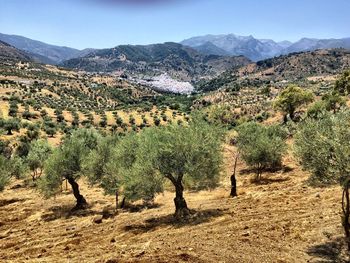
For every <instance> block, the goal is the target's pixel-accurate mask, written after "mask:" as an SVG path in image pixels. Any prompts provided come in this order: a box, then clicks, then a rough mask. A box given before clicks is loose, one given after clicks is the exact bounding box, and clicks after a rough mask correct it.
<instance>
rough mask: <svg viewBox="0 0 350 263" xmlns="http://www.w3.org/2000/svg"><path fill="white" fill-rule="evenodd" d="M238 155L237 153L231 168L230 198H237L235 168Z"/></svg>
mask: <svg viewBox="0 0 350 263" xmlns="http://www.w3.org/2000/svg"><path fill="white" fill-rule="evenodd" d="M238 156H239V154H238V153H237V155H236V158H235V164H234V166H233V174H232V175H231V193H230V196H231V197H235V196H238V195H237V180H236V168H237V161H238Z"/></svg>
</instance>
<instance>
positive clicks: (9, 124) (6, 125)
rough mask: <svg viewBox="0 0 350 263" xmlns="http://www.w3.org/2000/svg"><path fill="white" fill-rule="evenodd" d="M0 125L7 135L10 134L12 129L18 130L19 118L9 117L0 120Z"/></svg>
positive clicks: (19, 126) (19, 125)
mask: <svg viewBox="0 0 350 263" xmlns="http://www.w3.org/2000/svg"><path fill="white" fill-rule="evenodd" d="M0 125H1V127H2V128H3V129H4V130H6V131H7V135H12V131H13V130H15V131H19V129H20V128H21V122H20V120H19V119H15V118H11V119H7V120H2V121H1V122H0Z"/></svg>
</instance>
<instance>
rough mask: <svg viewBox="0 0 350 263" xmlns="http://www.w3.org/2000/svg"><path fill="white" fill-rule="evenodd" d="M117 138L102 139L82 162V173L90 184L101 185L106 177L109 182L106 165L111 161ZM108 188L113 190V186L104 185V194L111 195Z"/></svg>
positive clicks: (109, 175)
mask: <svg viewBox="0 0 350 263" xmlns="http://www.w3.org/2000/svg"><path fill="white" fill-rule="evenodd" d="M117 139H118V137H104V138H102V139H101V140H99V143H98V144H97V147H95V149H93V150H91V152H90V153H89V155H88V156H87V157H86V158H84V160H83V164H82V167H83V173H84V175H85V176H86V177H87V178H88V180H89V182H90V183H91V184H103V182H104V181H105V180H107V179H106V177H109V179H108V180H110V177H111V174H110V172H109V171H108V170H107V164H108V162H109V161H110V160H111V157H112V151H113V149H114V147H115V145H116V142H117ZM109 187H111V188H113V187H114V185H110V184H106V185H105V187H104V188H105V190H106V193H111V192H113V190H111V189H110V188H109Z"/></svg>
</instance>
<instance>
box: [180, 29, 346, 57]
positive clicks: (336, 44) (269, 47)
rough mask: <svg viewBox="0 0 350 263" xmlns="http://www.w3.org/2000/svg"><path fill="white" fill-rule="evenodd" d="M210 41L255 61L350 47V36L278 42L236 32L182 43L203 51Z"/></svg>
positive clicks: (230, 53) (205, 36)
mask: <svg viewBox="0 0 350 263" xmlns="http://www.w3.org/2000/svg"><path fill="white" fill-rule="evenodd" d="M208 42H209V43H211V44H212V45H214V46H216V47H217V48H219V49H222V50H224V51H226V52H228V54H229V55H231V56H234V55H243V56H245V57H247V58H249V59H251V60H253V61H259V60H264V59H268V58H272V57H277V56H280V55H286V54H289V53H294V52H301V51H313V50H317V49H329V48H346V49H350V38H340V39H336V38H330V39H317V38H301V39H300V40H299V41H296V42H294V43H293V42H290V41H287V40H284V41H279V42H276V41H274V40H272V39H257V38H254V37H253V36H252V35H249V36H238V35H235V34H227V35H225V34H221V35H204V36H197V37H192V38H189V39H185V40H183V41H181V42H180V43H181V44H183V45H185V46H190V47H192V48H194V49H196V50H198V51H201V52H203V49H202V48H200V47H201V45H203V44H204V43H208ZM212 49H213V48H212ZM206 54H210V50H209V51H208V50H207V53H206Z"/></svg>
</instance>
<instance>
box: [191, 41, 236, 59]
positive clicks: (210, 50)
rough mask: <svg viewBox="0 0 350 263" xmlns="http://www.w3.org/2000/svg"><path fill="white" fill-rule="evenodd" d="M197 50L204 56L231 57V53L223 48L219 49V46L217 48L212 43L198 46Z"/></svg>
mask: <svg viewBox="0 0 350 263" xmlns="http://www.w3.org/2000/svg"><path fill="white" fill-rule="evenodd" d="M195 49H196V50H197V51H199V52H201V53H203V54H208V55H217V56H230V55H231V54H230V52H228V51H226V50H223V49H222V48H219V47H218V46H215V45H214V44H213V43H211V42H209V41H208V42H205V43H204V44H202V45H200V46H196V47H195Z"/></svg>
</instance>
